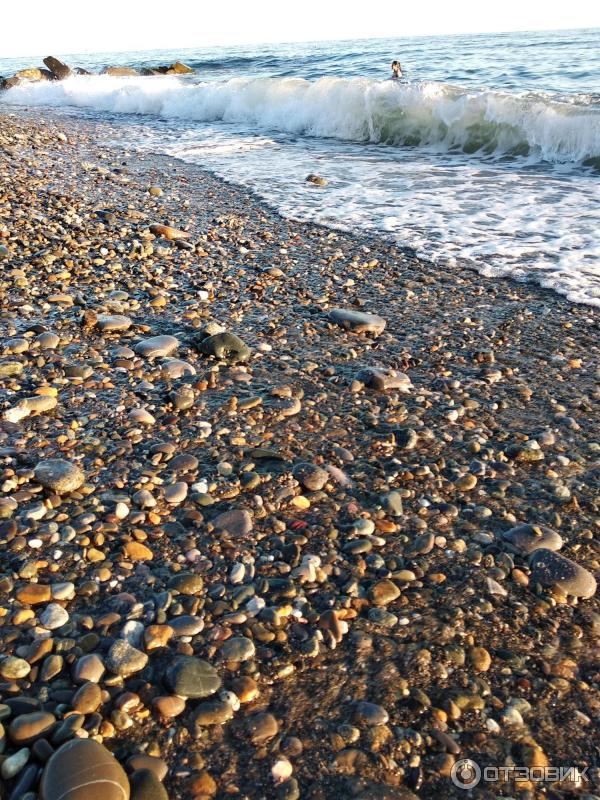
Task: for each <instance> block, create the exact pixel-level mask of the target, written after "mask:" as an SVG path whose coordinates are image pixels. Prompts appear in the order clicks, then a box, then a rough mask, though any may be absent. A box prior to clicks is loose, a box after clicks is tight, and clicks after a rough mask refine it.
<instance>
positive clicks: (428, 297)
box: [0, 115, 600, 800]
mask: <svg viewBox="0 0 600 800" xmlns="http://www.w3.org/2000/svg"><path fill="white" fill-rule="evenodd" d="M50 120H51V121H52V124H46V125H40V124H38V123H34V122H32V121H28V117H27V116H26V115H25V116H22V117H19V118H17V117H10V118H8V119H3V120H2V125H1V126H0V169H1V171H2V175H3V183H2V186H1V187H0V258H1V264H2V269H1V270H0V776H1V779H2V793H3V794H4V796H5V797H6V798H7V800H17V799H19V800H34V798H36V797H39V798H44V800H59V799H60V800H79V799H80V798H83V797H84V796H85V798H86V800H91V799H92V798H96V797H98V798H100V797H102V798H103V800H113V799H114V800H123V799H124V800H127V798H133V800H142V798H143V799H144V800H148V799H150V800H154V799H155V798H156V800H165V798H171V800H179V799H181V800H184V799H185V800H208V799H209V798H213V797H219V798H224V797H235V796H238V797H248V798H250V800H258V799H259V798H262V797H269V798H271V797H272V798H275V799H276V800H293V799H294V798H299V797H302V798H310V799H311V800H318V799H323V800H327V799H328V798H335V797H344V798H359V800H360V798H362V800H369V799H370V800H373V799H374V798H389V800H401V799H402V798H404V800H408V799H409V798H415V797H422V798H428V797H442V798H445V797H456V788H455V787H454V785H453V784H452V782H451V779H450V774H451V771H452V768H453V766H454V764H455V763H456V761H457V760H458V759H459V758H462V757H469V758H473V759H474V760H475V761H477V762H478V763H480V764H489V765H499V766H502V765H512V764H514V765H517V766H537V767H539V766H543V765H545V764H553V765H555V764H556V765H561V764H577V765H580V766H581V767H585V766H587V767H589V768H590V769H589V773H588V774H589V783H587V784H585V785H582V786H581V787H580V788H581V789H582V791H585V793H586V794H587V795H588V796H594V795H597V794H598V792H599V791H600V789H599V787H598V774H597V772H595V764H596V761H595V758H596V753H595V740H594V735H593V731H594V725H595V720H596V719H597V717H598V714H599V713H600V691H599V681H598V674H599V670H600V662H599V661H598V655H597V654H598V647H597V645H598V639H599V638H600V615H599V610H598V597H597V592H596V577H595V576H597V575H598V572H599V570H600V563H599V559H600V555H599V551H598V535H599V533H600V503H599V500H598V498H599V494H598V489H599V481H600V466H599V465H600V425H599V419H598V402H597V401H598V399H600V394H599V388H598V380H599V378H600V373H598V371H597V365H598V356H599V349H598V335H597V334H598V327H597V318H596V317H595V312H594V311H593V310H591V309H583V308H578V307H575V308H573V307H570V306H569V304H568V303H567V302H566V301H562V300H560V299H558V298H556V299H554V298H552V299H551V298H550V296H549V295H546V294H545V293H543V292H542V290H538V289H535V288H532V287H529V286H516V285H515V286H513V285H511V284H508V283H494V282H492V281H486V280H485V279H483V278H481V277H480V276H476V275H472V274H471V273H463V272H461V271H460V270H459V269H458V268H457V269H456V271H455V272H454V273H452V274H448V275H444V276H440V275H438V274H437V273H436V271H435V267H434V266H433V265H430V264H427V263H425V262H419V261H417V260H416V259H414V258H413V257H412V256H410V255H407V254H406V253H403V252H402V251H401V250H399V249H397V248H395V247H393V246H392V245H390V244H387V243H385V242H379V241H377V240H374V239H368V238H360V237H353V236H350V235H347V234H341V233H333V232H329V231H327V230H325V229H322V228H317V227H313V226H310V225H301V224H298V223H292V222H287V221H285V220H282V219H281V218H279V217H277V216H276V215H274V214H273V213H271V212H270V211H268V210H267V209H265V208H263V207H261V206H260V205H259V204H257V202H256V201H255V200H254V199H253V198H252V197H250V196H249V195H247V194H244V193H243V192H241V191H237V190H234V189H232V188H231V187H227V186H224V185H222V184H221V183H219V181H217V180H216V179H214V178H211V177H210V176H208V175H206V174H203V173H201V172H200V171H194V169H193V168H188V167H185V168H184V167H182V166H181V165H177V164H176V163H175V162H170V161H166V160H162V161H156V160H154V159H149V160H147V161H144V160H137V159H132V158H130V157H129V156H128V155H127V154H126V153H123V152H121V151H120V150H117V151H115V150H111V149H110V148H108V147H106V146H104V145H103V143H102V137H103V135H106V136H107V137H109V138H111V139H114V131H113V130H112V129H110V128H107V129H104V128H103V126H102V125H101V124H99V123H94V128H93V137H94V138H91V137H92V129H88V128H87V127H85V126H84V125H77V124H71V125H70V126H68V127H66V126H64V123H60V122H57V121H55V120H52V119H51V118H50ZM50 187H51V188H50ZM550 303H553V305H550ZM538 788H539V787H537V786H536V785H534V784H533V783H531V784H529V785H527V786H524V785H523V784H522V783H521V784H519V785H518V786H517V785H515V784H514V782H511V780H510V778H509V779H508V780H507V781H506V782H505V783H504V784H503V785H502V787H501V791H502V794H503V795H504V796H515V793H516V792H517V790H518V791H519V792H521V793H522V792H525V793H526V794H525V795H524V796H530V797H534V796H535V793H536V792H537V791H538ZM571 788H572V787H569V786H566V785H564V784H563V785H560V786H555V787H554V788H553V791H556V793H557V794H558V795H560V794H561V793H562V794H563V795H565V794H566V793H567V791H570V789H571ZM498 791H500V789H498ZM497 793H498V792H496V791H495V794H497ZM527 793H528V794H527ZM521 796H523V795H521Z"/></svg>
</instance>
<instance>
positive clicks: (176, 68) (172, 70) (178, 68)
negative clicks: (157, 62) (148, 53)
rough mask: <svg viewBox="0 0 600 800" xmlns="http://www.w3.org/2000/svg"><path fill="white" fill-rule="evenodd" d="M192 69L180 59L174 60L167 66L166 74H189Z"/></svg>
mask: <svg viewBox="0 0 600 800" xmlns="http://www.w3.org/2000/svg"><path fill="white" fill-rule="evenodd" d="M193 71H194V70H193V69H192V68H191V67H188V65H187V64H182V62H181V61H175V62H174V63H173V64H171V65H170V67H168V68H167V75H189V74H190V73H191V72H193Z"/></svg>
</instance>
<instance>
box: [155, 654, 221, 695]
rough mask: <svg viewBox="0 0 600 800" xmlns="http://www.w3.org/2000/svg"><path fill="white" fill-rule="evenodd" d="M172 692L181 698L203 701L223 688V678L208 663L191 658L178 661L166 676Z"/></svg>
mask: <svg viewBox="0 0 600 800" xmlns="http://www.w3.org/2000/svg"><path fill="white" fill-rule="evenodd" d="M165 680H166V683H167V685H168V686H169V688H170V689H171V691H172V692H173V693H174V694H176V695H179V696H180V697H189V698H191V699H201V698H203V697H209V696H210V695H211V694H214V693H215V692H216V691H218V689H219V688H220V687H221V678H220V677H219V675H218V673H217V671H216V670H215V668H214V667H213V666H212V665H211V664H209V663H208V662H207V661H203V660H202V659H200V658H193V657H191V656H189V657H184V658H180V659H177V660H176V661H175V663H174V664H172V665H171V666H170V667H169V668H168V670H167V672H166V675H165Z"/></svg>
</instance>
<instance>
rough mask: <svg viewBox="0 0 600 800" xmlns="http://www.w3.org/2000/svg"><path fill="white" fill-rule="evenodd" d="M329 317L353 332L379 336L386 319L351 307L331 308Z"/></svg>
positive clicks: (383, 328)
mask: <svg viewBox="0 0 600 800" xmlns="http://www.w3.org/2000/svg"><path fill="white" fill-rule="evenodd" d="M329 319H330V320H331V321H332V322H335V323H336V324H337V325H340V326H341V327H342V328H345V329H346V330H347V331H353V332H354V333H374V334H375V335H376V336H379V334H380V333H383V331H384V330H385V326H386V321H385V320H384V319H383V317H379V316H377V314H368V313H367V312H365V311H355V310H354V309H352V308H332V309H331V311H330V312H329Z"/></svg>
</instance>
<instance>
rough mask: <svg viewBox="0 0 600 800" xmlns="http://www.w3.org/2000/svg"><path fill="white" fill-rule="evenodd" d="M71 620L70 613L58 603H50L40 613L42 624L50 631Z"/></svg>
mask: <svg viewBox="0 0 600 800" xmlns="http://www.w3.org/2000/svg"><path fill="white" fill-rule="evenodd" d="M68 621H69V613H68V611H66V610H65V609H64V608H63V607H62V606H59V605H58V603H50V605H49V606H46V608H45V609H44V610H43V611H42V613H41V614H40V624H41V625H42V626H43V627H44V628H47V629H48V630H49V631H53V630H56V628H62V626H63V625H66V624H67V622H68Z"/></svg>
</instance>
